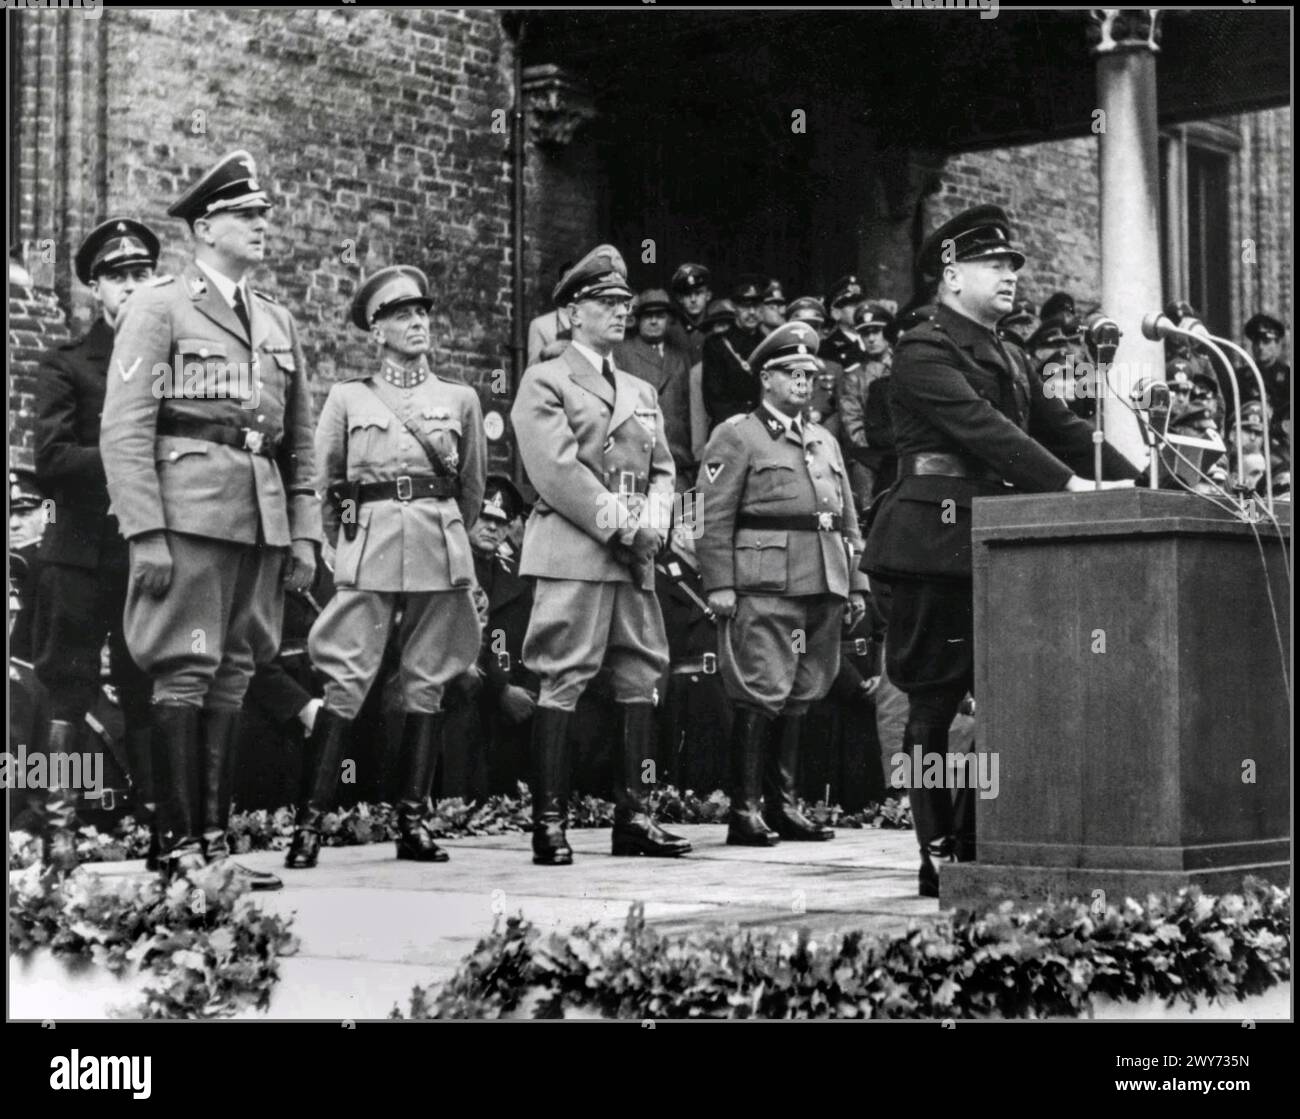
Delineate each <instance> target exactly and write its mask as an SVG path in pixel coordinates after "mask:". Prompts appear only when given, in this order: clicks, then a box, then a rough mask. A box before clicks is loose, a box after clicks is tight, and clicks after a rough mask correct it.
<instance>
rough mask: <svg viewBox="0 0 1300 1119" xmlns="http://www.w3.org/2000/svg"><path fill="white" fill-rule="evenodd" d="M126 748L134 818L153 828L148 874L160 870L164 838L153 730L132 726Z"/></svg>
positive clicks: (150, 832)
mask: <svg viewBox="0 0 1300 1119" xmlns="http://www.w3.org/2000/svg"><path fill="white" fill-rule="evenodd" d="M123 745H124V747H125V749H126V764H127V766H128V767H130V770H131V772H130V774H129V776H130V778H131V800H132V807H133V808H134V812H133V815H134V816H135V818H136V820H138V821H139V822H140V823H141V824H145V825H147V826H148V828H149V851H148V853H147V854H146V855H145V858H144V868H145V870H157V869H158V868H159V859H160V858H161V856H162V836H161V834H160V832H159V830H158V786H157V783H156V780H157V779H156V776H155V773H154V741H153V727H152V726H151V725H150V724H149V723H148V721H146V722H145V723H144V725H143V726H141V725H139V724H135V725H133V724H131V723H130V722H128V724H127V730H126V735H125V738H124V739H123Z"/></svg>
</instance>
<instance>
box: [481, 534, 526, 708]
mask: <svg viewBox="0 0 1300 1119" xmlns="http://www.w3.org/2000/svg"><path fill="white" fill-rule="evenodd" d="M474 574H475V577H476V578H477V579H478V585H479V586H480V587H482V588H483V592H484V593H485V594H486V595H487V597H488V623H487V625H486V626H485V627H484V629H483V649H482V652H481V653H480V655H479V668H481V669H482V670H483V678H484V680H486V681H487V685H488V687H489V688H490V689H492V690H493V691H495V692H500V691H501V690H502V689H503V688H504V687H505V686H506V685H507V684H517V685H519V686H520V687H522V688H530V689H531V690H533V691H536V690H537V676H536V675H535V674H534V673H533V672H531V671H530V670H529V669H528V668H527V667H526V666H525V665H524V658H523V650H524V637H525V635H526V634H527V632H528V617H529V615H530V614H531V613H532V611H533V583H532V580H531V579H525V578H523V577H522V576H520V574H519V571H518V568H517V564H516V561H515V560H514V559H513V558H512V557H510V556H506V555H504V554H503V553H501V552H496V553H494V554H493V555H490V556H485V555H482V554H481V553H479V552H475V553H474Z"/></svg>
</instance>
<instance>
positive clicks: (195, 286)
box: [99, 264, 320, 547]
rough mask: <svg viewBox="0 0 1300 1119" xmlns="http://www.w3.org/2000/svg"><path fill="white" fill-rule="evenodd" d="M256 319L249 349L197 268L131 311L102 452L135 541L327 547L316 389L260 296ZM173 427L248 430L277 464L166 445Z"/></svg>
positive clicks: (240, 452) (277, 312) (289, 333)
mask: <svg viewBox="0 0 1300 1119" xmlns="http://www.w3.org/2000/svg"><path fill="white" fill-rule="evenodd" d="M248 315H249V320H250V322H251V324H252V329H253V337H252V340H251V342H250V340H249V338H248V336H247V335H246V334H245V332H244V328H243V326H242V325H241V324H240V321H239V319H238V318H236V317H235V312H234V311H233V310H232V309H231V307H230V305H229V304H228V303H227V302H226V301H225V299H224V298H223V297H222V295H221V293H220V292H219V291H217V290H216V288H215V287H214V286H213V285H211V284H210V283H209V282H208V280H207V278H206V277H205V276H204V274H203V272H202V271H201V270H200V269H199V268H198V267H197V266H196V265H194V264H190V265H189V266H187V267H186V268H185V269H184V270H183V271H182V273H181V274H180V276H177V277H173V276H168V277H164V278H162V279H161V280H158V281H156V282H155V283H153V284H151V285H148V286H146V287H143V288H140V289H138V290H137V291H136V292H135V293H134V294H133V295H132V296H131V298H130V299H129V300H128V301H127V303H126V307H125V309H124V311H123V315H122V318H121V321H120V322H119V324H118V328H117V340H116V342H115V343H114V346H113V356H112V358H111V360H110V362H109V370H108V391H107V396H106V398H105V401H104V421H103V427H102V430H101V431H100V439H99V447H100V452H101V453H102V455H103V459H104V473H105V475H106V476H107V479H108V492H109V496H110V498H111V499H112V510H113V512H114V513H115V514H116V515H117V519H118V521H119V522H120V523H121V526H122V534H123V535H124V536H125V537H126V538H127V539H128V540H130V539H131V538H132V537H135V536H139V535H140V534H141V533H145V532H153V531H156V530H158V529H164V528H166V529H170V530H171V531H173V532H184V533H190V534H192V535H194V536H206V537H211V538H213V539H216V540H226V541H231V542H234V543H239V544H258V543H264V544H268V545H270V546H272V547H287V546H288V545H289V544H290V542H291V541H292V540H319V539H320V503H319V502H318V501H317V499H316V495H315V493H314V492H313V490H312V402H311V389H310V386H309V385H308V381H307V367H306V362H305V361H304V359H303V354H302V347H301V345H300V344H299V341H298V332H297V328H296V326H295V325H294V321H293V316H292V315H290V314H289V312H288V311H286V310H285V309H284V308H283V307H281V306H280V305H279V304H278V303H275V302H274V301H272V300H271V299H270V298H269V297H268V296H265V295H263V294H262V293H261V292H252V293H251V295H250V299H249V307H248ZM178 370H179V372H177V371H178ZM168 420H178V421H193V422H199V423H205V424H222V425H225V426H227V427H229V428H231V429H232V430H235V431H238V430H240V429H248V437H249V438H251V439H252V440H254V441H255V442H261V443H262V444H263V445H267V446H271V447H275V448H277V451H276V456H275V458H274V459H271V458H267V457H265V456H264V455H260V454H253V453H252V452H251V451H248V450H245V449H244V448H243V447H232V446H227V445H225V444H224V443H214V442H211V441H210V440H207V439H197V438H190V437H188V436H181V435H161V434H159V432H158V429H159V427H160V426H162V425H164V424H165V423H166V422H167V421H168Z"/></svg>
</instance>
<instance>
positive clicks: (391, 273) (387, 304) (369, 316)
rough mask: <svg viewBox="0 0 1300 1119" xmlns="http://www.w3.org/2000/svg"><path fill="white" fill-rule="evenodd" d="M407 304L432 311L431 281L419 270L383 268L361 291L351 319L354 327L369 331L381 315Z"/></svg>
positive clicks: (397, 267)
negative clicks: (414, 304)
mask: <svg viewBox="0 0 1300 1119" xmlns="http://www.w3.org/2000/svg"><path fill="white" fill-rule="evenodd" d="M405 303H419V304H420V305H421V306H422V307H423V308H424V309H425V310H426V311H427V310H429V308H430V307H432V306H433V300H432V299H430V298H429V280H428V277H426V276H425V274H424V273H423V272H421V271H420V270H419V269H418V268H412V267H410V266H409V265H406V264H394V265H392V266H391V267H389V268H381V269H379V271H378V272H375V273H374V274H373V275H371V276H370V277H369V279H367V280H366V281H365V282H364V283H363V284H362V285H361V286H360V287H359V288H357V293H356V295H354V296H353V297H352V306H351V308H350V309H349V312H348V316H349V318H351V320H352V323H353V325H354V326H357V327H360V328H361V329H362V330H369V329H370V328H371V327H372V326H374V324H375V320H376V319H377V318H379V316H380V315H382V314H384V313H385V312H386V311H391V310H393V309H394V308H396V307H400V306H402V305H403V304H405Z"/></svg>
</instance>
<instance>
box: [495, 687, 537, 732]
mask: <svg viewBox="0 0 1300 1119" xmlns="http://www.w3.org/2000/svg"><path fill="white" fill-rule="evenodd" d="M536 706H537V700H536V698H535V697H534V696H533V693H532V692H530V691H529V690H528V689H527V688H521V687H520V686H519V685H518V684H507V685H506V686H505V688H504V689H503V690H502V692H501V711H502V713H503V714H504V715H505V717H506V718H507V719H508V720H510V722H512V723H522V722H523V721H524V720H525V719H526V718H528V716H529V715H531V714H532V713H533V708H534V707H536Z"/></svg>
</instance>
